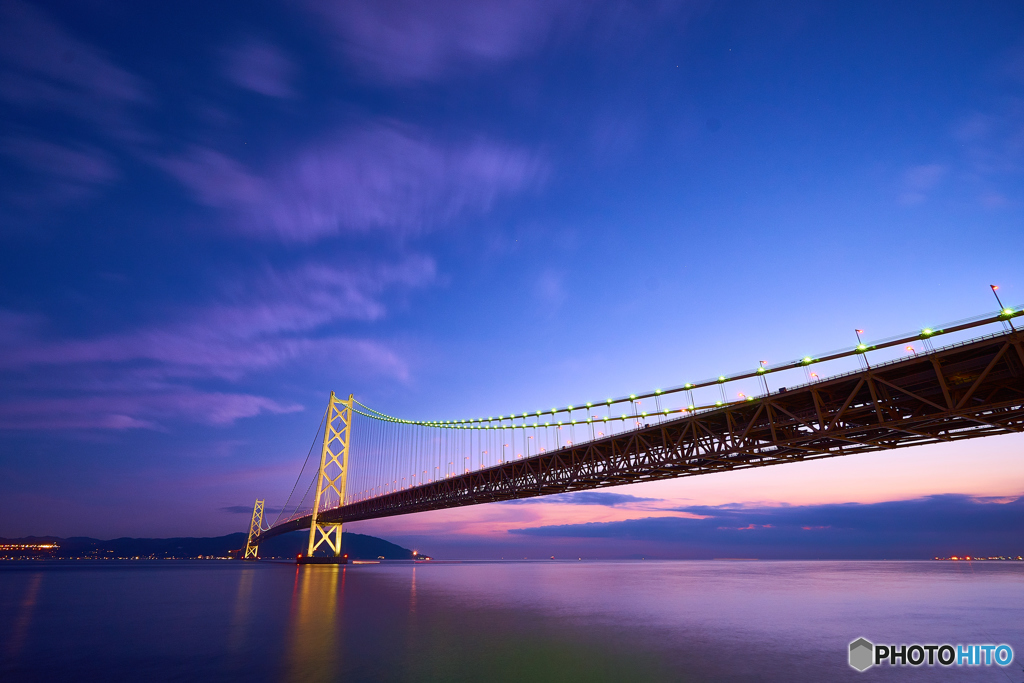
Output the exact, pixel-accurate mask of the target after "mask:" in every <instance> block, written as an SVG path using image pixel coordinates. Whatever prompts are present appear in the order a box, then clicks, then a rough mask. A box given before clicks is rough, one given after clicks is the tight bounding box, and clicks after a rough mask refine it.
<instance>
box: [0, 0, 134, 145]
mask: <svg viewBox="0 0 1024 683" xmlns="http://www.w3.org/2000/svg"><path fill="white" fill-rule="evenodd" d="M0 99H4V100H6V101H8V102H10V103H12V104H16V105H19V106H22V107H26V108H41V109H49V110H56V111H60V112H62V113H64V114H67V115H69V116H73V117H76V118H80V119H84V120H87V121H89V122H91V123H93V124H96V125H97V126H99V127H100V128H101V129H102V130H103V131H104V132H106V133H107V134H109V135H111V136H113V137H115V138H117V139H122V140H124V139H138V138H139V137H140V136H141V134H140V132H139V129H138V128H137V126H136V125H135V124H134V122H133V121H132V116H131V114H130V111H129V110H130V108H132V107H134V106H137V105H140V104H143V103H146V102H147V101H148V96H147V94H146V89H145V87H144V86H143V84H142V82H141V81H140V80H139V79H138V78H136V77H135V76H133V75H132V74H130V73H129V72H127V71H125V70H124V69H122V68H120V67H118V66H117V65H115V64H114V63H113V62H112V61H111V60H110V59H108V58H107V57H106V56H105V55H104V54H103V53H102V52H100V51H99V50H97V49H95V48H93V47H92V46H90V45H88V44H86V43H84V42H82V41H80V40H78V39H76V38H73V37H71V36H70V35H69V34H68V33H67V32H65V31H64V30H63V29H62V28H60V27H59V26H57V25H56V24H54V23H53V22H51V21H50V20H49V19H48V18H47V17H46V16H45V15H44V14H42V13H41V12H39V11H38V10H36V9H35V8H33V7H31V6H30V5H28V4H26V3H24V2H19V1H18V0H5V2H3V3H0Z"/></svg>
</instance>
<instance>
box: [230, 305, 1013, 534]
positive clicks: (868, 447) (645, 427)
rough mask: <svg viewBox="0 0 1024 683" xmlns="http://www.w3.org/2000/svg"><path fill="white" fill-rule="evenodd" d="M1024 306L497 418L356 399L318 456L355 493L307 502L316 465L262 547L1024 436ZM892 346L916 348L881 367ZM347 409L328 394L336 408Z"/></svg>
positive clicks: (319, 475)
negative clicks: (550, 498) (320, 534)
mask: <svg viewBox="0 0 1024 683" xmlns="http://www.w3.org/2000/svg"><path fill="white" fill-rule="evenodd" d="M1022 308H1024V307H1015V308H1003V309H1002V310H1000V311H998V312H996V313H993V314H988V315H983V316H977V317H974V318H970V319H966V320H961V321H958V322H956V323H951V324H949V325H943V326H936V327H933V328H924V329H922V330H919V331H916V332H914V333H910V334H906V335H899V336H896V337H891V338H888V339H884V340H881V341H878V342H873V343H860V344H858V345H857V346H856V347H852V348H848V349H843V350H840V351H835V352H832V353H828V354H820V355H816V356H804V357H801V358H799V359H796V360H793V361H789V362H786V363H779V364H774V365H771V364H766V363H762V364H759V365H758V367H756V368H754V369H753V370H750V371H746V372H740V373H733V374H731V375H723V376H719V377H716V378H712V379H708V380H703V381H701V382H691V383H686V384H683V385H680V386H676V387H670V388H668V389H656V390H653V391H650V392H646V393H643V394H631V395H629V396H624V397H619V398H614V399H606V400H605V401H602V402H590V403H583V404H582V405H569V406H563V407H561V408H558V407H556V408H552V409H549V410H538V411H532V412H530V411H527V412H522V413H515V414H511V415H500V416H498V417H493V416H491V417H487V418H469V419H461V420H438V421H422V420H406V419H400V418H397V417H394V416H391V415H387V414H385V413H382V412H379V411H376V410H373V409H371V408H368V407H367V406H365V405H363V404H362V403H360V402H359V401H357V400H355V399H353V398H351V397H350V399H349V402H343V403H346V404H348V405H349V406H350V407H351V417H350V422H349V423H348V424H347V427H346V429H347V430H348V432H347V434H346V438H347V436H348V435H349V434H350V435H351V441H350V443H349V444H348V445H347V446H346V448H345V453H344V454H343V453H341V452H337V453H335V452H334V451H332V450H331V444H333V446H338V445H340V440H338V439H336V438H332V439H331V444H328V442H327V441H328V436H329V435H330V434H331V431H330V429H327V430H325V432H324V433H325V436H324V445H323V454H322V457H321V461H322V462H326V463H331V462H334V463H339V466H340V467H343V470H342V472H343V473H344V475H345V476H344V477H341V476H340V475H341V473H340V472H338V471H335V472H334V473H333V474H332V475H331V476H329V477H328V479H330V480H331V481H334V482H336V483H337V482H344V481H345V478H346V477H347V482H348V485H347V487H345V486H344V483H342V487H341V488H340V489H338V488H334V489H332V491H333V493H334V495H333V496H329V497H326V498H322V500H321V501H320V503H319V504H316V503H315V500H314V499H310V501H309V502H307V501H306V497H307V496H308V495H309V494H310V492H312V490H313V483H314V482H318V481H321V480H322V479H323V475H322V472H321V470H316V471H315V474H316V477H315V478H314V482H310V485H309V489H308V490H307V496H304V497H303V498H302V499H300V501H299V502H298V503H295V504H294V506H292V501H291V499H289V502H288V503H286V505H285V509H284V510H282V513H281V514H280V515H279V516H278V519H277V520H276V521H275V523H274V524H273V525H272V526H271V528H270V529H269V530H266V531H262V532H261V533H259V534H258V535H257V536H253V537H252V538H251V539H250V541H251V543H252V544H253V545H255V544H258V543H259V542H261V541H263V540H265V539H267V538H270V537H272V536H275V535H278V534H281V533H286V532H288V531H293V530H297V529H305V528H309V529H310V534H311V539H312V538H314V537H315V535H316V534H315V530H316V528H317V525H318V524H320V525H326V527H325V528H328V527H329V528H330V530H331V532H334V533H336V534H337V539H338V541H339V543H338V546H337V548H335V547H334V544H333V543H331V544H330V545H331V549H332V550H335V553H336V554H337V553H340V527H341V524H342V523H343V522H350V521H358V520H365V519H374V518H378V517H385V516H392V515H402V514H408V513H412V512H422V511H427V510H437V509H443V508H451V507H459V506H465V505H475V504H480V503H487V502H497V501H505V500H513V499H518V498H527V497H535V496H544V495H550V494H557V493H564V492H569V491H581V490H588V489H597V488H605V487H610V486H618V485H622V484H629V483H637V482H643V481H654V480H659V479H668V478H676V477H684V476H696V475H699V474H708V473H712V472H720V471H728V470H735V469H746V468H751V467H764V466H768V465H776V464H784V463H790V462H800V461H805V460H814V459H819V458H826V457H836V456H840V455H850V454H855V453H863V452H870V451H879V450H886V449H894V448H905V447H909V446H914V445H920V444H925V443H939V442H952V441H959V440H963V439H969V438H977V437H981V436H989V435H994V434H1005V433H1014V432H1021V431H1024V332H1022V331H1021V329H1020V323H1019V322H1018V323H1017V324H1016V326H1015V323H1014V320H1015V319H1016V318H1018V317H1020V316H1022V315H1024V310H1022ZM986 327H987V328H988V329H987V330H982V329H979V328H986ZM993 328H995V331H992V330H993ZM983 331H987V332H988V333H987V334H984V335H983V336H977V337H974V338H966V339H962V340H960V341H958V342H956V343H952V344H947V345H946V346H942V347H936V345H935V342H936V341H937V340H939V339H950V338H955V337H957V336H960V337H964V336H965V335H968V334H977V333H978V332H983ZM885 349H891V350H893V349H898V350H904V349H905V350H906V352H907V353H906V354H903V355H900V356H898V357H896V358H893V359H890V360H888V361H884V362H879V361H878V360H873V357H874V356H877V355H879V354H878V352H880V351H883V350H885ZM850 358H855V359H856V360H857V362H858V364H859V365H858V369H856V370H853V371H847V372H845V373H842V374H836V375H833V376H830V377H824V378H823V377H821V376H820V374H821V373H819V372H815V371H814V370H817V369H818V366H819V365H820V364H826V363H834V362H835V361H839V360H841V359H850ZM785 373H788V374H789V376H790V377H792V376H793V374H794V373H798V376H799V374H801V373H802V379H803V380H804V381H803V382H802V383H798V384H797V385H795V386H789V387H778V388H776V389H775V390H770V385H769V378H770V377H773V376H780V377H781V376H784V375H785ZM743 382H746V387H747V392H746V393H744V392H736V394H735V397H734V398H729V397H728V395H727V393H726V387H727V386H730V385H740V384H742V383H743ZM752 383H753V386H755V387H758V386H759V387H760V391H756V390H750V386H751V384H752ZM702 397H703V398H702ZM338 403H342V402H340V401H339V400H338V399H336V398H335V397H334V395H333V394H332V397H331V403H330V406H329V408H328V413H327V415H328V416H330V415H335V414H336V411H337V409H338V408H337V404H338ZM328 424H330V422H329V423H328ZM321 426H323V422H321ZM318 432H319V430H318ZM332 455H333V460H332V458H331V456H332ZM346 457H347V461H345V463H344V465H341V464H340V463H341V462H342V460H344V459H345V458H346ZM307 461H308V459H307ZM348 468H351V470H352V471H351V473H349V472H348ZM304 469H305V467H304ZM304 476H305V475H303V474H300V478H299V481H300V482H301V481H304ZM332 477H333V478H332ZM339 477H340V478H339ZM297 483H298V482H297ZM299 488H300V487H298V486H297V487H296V489H295V490H294V491H293V494H294V492H295V491H298V490H299ZM310 503H312V505H311V504H310ZM314 513H315V514H314Z"/></svg>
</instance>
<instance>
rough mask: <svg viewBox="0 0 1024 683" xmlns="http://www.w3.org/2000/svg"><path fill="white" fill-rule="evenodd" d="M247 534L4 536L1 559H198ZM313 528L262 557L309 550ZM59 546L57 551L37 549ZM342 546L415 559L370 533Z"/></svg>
mask: <svg viewBox="0 0 1024 683" xmlns="http://www.w3.org/2000/svg"><path fill="white" fill-rule="evenodd" d="M245 541H246V534H245V533H241V532H239V533H235V534H228V535H227V536H217V537H214V538H115V539H113V540H110V541H101V540H99V539H96V538H87V537H84V536H74V537H71V538H57V537H56V536H29V537H26V538H0V557H52V558H100V559H102V558H108V559H115V558H136V557H138V558H156V559H164V558H182V559H185V558H195V557H200V556H202V557H229V556H231V555H232V554H233V553H237V551H238V550H241V549H244V548H245ZM308 542H309V532H308V531H294V532H292V533H290V534H283V535H281V536H277V537H275V538H272V539H270V540H269V541H267V542H266V543H265V544H263V545H262V546H260V557H264V558H271V557H281V558H292V557H295V556H296V555H298V554H299V553H304V552H305V551H306V545H307V543H308ZM51 544H56V545H57V548H56V549H50V548H45V547H43V548H34V547H32V546H47V545H51ZM341 548H342V552H343V553H347V554H348V556H349V558H350V559H353V560H376V559H379V558H384V559H386V560H411V559H413V554H412V551H411V550H409V549H408V548H403V547H402V546H399V545H395V544H394V543H389V542H388V541H385V540H384V539H382V538H376V537H375V536H366V535H364V534H352V533H348V532H343V533H342V534H341Z"/></svg>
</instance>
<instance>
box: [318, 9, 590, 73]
mask: <svg viewBox="0 0 1024 683" xmlns="http://www.w3.org/2000/svg"><path fill="white" fill-rule="evenodd" d="M303 4H304V5H305V6H306V7H307V8H308V9H309V10H310V12H311V13H312V14H313V16H314V17H316V19H317V20H318V21H319V22H320V23H321V25H322V26H323V27H324V28H325V29H327V30H328V31H329V32H330V35H332V36H333V37H334V38H335V39H336V40H337V47H338V49H339V50H340V51H341V53H342V54H344V55H345V57H346V58H347V59H348V61H349V63H351V64H352V65H354V66H355V67H356V68H357V69H358V70H359V71H360V72H361V73H363V74H364V75H366V76H367V77H369V78H372V79H376V80H383V81H385V82H390V83H409V82H417V81H428V80H436V79H439V78H442V77H444V76H447V75H449V74H450V73H452V72H455V73H459V72H465V71H467V70H475V69H480V68H486V67H487V66H491V65H494V64H499V63H502V62H506V61H509V60H512V59H516V58H519V57H521V56H523V55H526V54H529V53H531V52H533V51H535V50H537V49H538V48H539V47H541V46H542V45H543V43H544V41H545V39H546V38H547V37H548V36H549V34H550V33H551V31H552V30H553V28H554V26H555V25H556V24H557V23H558V22H559V21H571V20H572V19H573V18H574V17H575V16H576V15H578V14H579V13H580V12H581V10H582V9H584V7H585V4H584V3H581V2H578V1H576V0H510V1H505V2H502V1H501V0H438V1H436V2H416V1H415V0H383V1H381V2H372V1H370V0H349V1H347V2H329V1H327V0H306V1H305V2H304V3H303Z"/></svg>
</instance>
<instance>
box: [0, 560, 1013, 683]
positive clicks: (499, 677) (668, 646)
mask: <svg viewBox="0 0 1024 683" xmlns="http://www.w3.org/2000/svg"><path fill="white" fill-rule="evenodd" d="M858 638H865V639H867V640H868V641H870V642H871V643H874V644H895V645H898V644H913V643H919V644H946V643H949V644H953V645H957V644H964V645H968V644H1007V645H1009V646H1010V647H1012V648H1013V651H1014V658H1013V662H1012V663H1010V664H1009V665H1008V666H998V665H990V666H985V665H977V666H971V665H966V664H965V665H960V666H957V665H950V666H941V665H934V666H928V665H927V664H922V665H920V666H909V665H900V664H896V665H890V664H888V663H883V664H880V665H878V666H871V667H870V668H868V669H867V670H866V671H863V672H861V671H857V670H856V669H854V668H852V667H851V666H850V665H849V646H850V643H851V642H852V641H855V640H856V639H858ZM1022 664H1024V562H995V561H988V562H940V561H930V562H825V561H821V562H804V561H791V562H765V561H685V562H675V561H651V560H646V561H641V560H636V561H622V562H610V561H558V560H549V561H528V562H436V561H435V562H418V563H415V564H414V563H402V562H392V563H387V562H382V563H379V564H349V565H345V566H297V565H295V564H294V563H288V562H272V561H259V562H242V561H217V560H202V561H200V560H194V561H176V560H164V561H159V560H157V561H124V562H120V561H96V560H92V561H89V560H80V561H66V562H62V561H37V562H14V561H7V562H0V681H3V682H4V683H16V682H20V681H40V682H43V681H45V682H47V683H49V682H54V681H61V682H67V681H104V682H107V681H146V682H152V681H189V682H193V683H194V682H203V681H246V682H250V683H258V682H263V681H281V682H290V681H295V682H296V683H298V682H301V683H318V682H321V681H322V682H325V683H326V682H328V681H345V682H349V683H353V682H359V681H395V682H399V681H467V682H468V681H474V682H476V681H558V682H559V683H567V682H572V681H581V682H582V681H630V682H634V681H636V682H642V681H737V682H739V681H780V682H781V681H786V682H789V683H792V682H798V681H808V682H814V683H822V682H828V681H862V682H863V681H1012V682H1013V683H1022V682H1024V666H1022Z"/></svg>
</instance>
